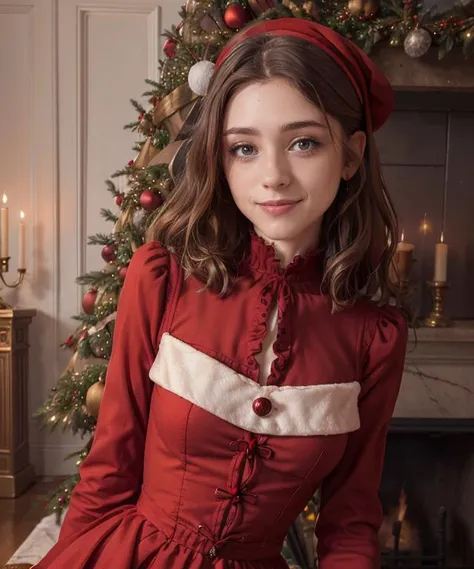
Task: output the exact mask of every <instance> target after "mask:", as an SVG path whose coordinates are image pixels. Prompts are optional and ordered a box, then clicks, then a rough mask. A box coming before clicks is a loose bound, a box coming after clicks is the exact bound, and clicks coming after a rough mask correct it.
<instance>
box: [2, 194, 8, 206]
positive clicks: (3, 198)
mask: <svg viewBox="0 0 474 569" xmlns="http://www.w3.org/2000/svg"><path fill="white" fill-rule="evenodd" d="M7 201H8V198H7V194H6V193H5V192H3V197H2V202H3V203H4V204H6V203H7Z"/></svg>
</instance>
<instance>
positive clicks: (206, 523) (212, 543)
mask: <svg viewBox="0 0 474 569" xmlns="http://www.w3.org/2000/svg"><path fill="white" fill-rule="evenodd" d="M392 106H393V99H392V91H391V89H390V85H389V84H388V82H387V80H386V79H385V78H384V77H383V76H382V75H381V74H380V73H379V72H378V71H377V69H376V68H375V67H374V66H373V64H372V63H371V61H370V60H369V59H368V58H367V57H366V56H365V55H364V54H363V53H362V52H361V51H360V50H359V49H358V48H357V47H356V46H355V45H353V44H352V43H350V42H349V41H347V40H346V39H343V38H342V37H340V36H339V35H337V34H336V33H335V32H334V31H332V30H330V29H327V28H324V27H323V26H321V25H319V24H317V23H311V22H309V21H305V20H302V19H280V20H273V21H269V22H266V23H260V24H258V25H257V26H253V27H251V28H249V29H248V30H246V31H244V32H243V33H241V34H240V35H239V36H238V37H237V39H236V41H233V42H232V45H231V46H229V47H228V48H225V49H224V51H223V52H222V54H221V55H220V57H219V60H218V61H217V65H216V72H215V76H214V78H213V81H212V84H211V86H210V90H209V92H208V94H207V95H206V97H205V99H204V101H203V107H202V111H201V114H200V117H199V119H198V122H197V124H196V126H195V128H194V130H193V133H192V139H191V141H190V144H189V150H188V155H187V162H186V169H185V171H184V172H183V174H182V176H181V177H180V178H179V183H178V186H177V188H176V189H175V191H174V193H173V195H172V197H170V198H169V200H168V202H167V204H166V206H165V208H164V209H163V211H162V212H161V214H160V215H159V217H158V218H157V219H156V221H155V222H154V225H153V226H152V227H151V228H150V235H151V240H150V242H149V243H147V244H146V245H144V246H143V247H141V248H140V249H139V250H138V251H137V252H136V254H135V255H134V258H133V260H132V263H131V265H130V268H129V271H128V275H127V279H126V281H125V285H124V288H123V291H122V295H121V299H120V306H119V312H118V318H117V324H116V332H115V339H114V348H113V355H112V359H111V362H110V366H109V374H108V377H107V381H106V389H105V393H104V398H103V401H102V404H101V412H100V418H99V422H98V426H97V431H96V434H95V437H94V444H93V446H92V450H91V452H90V455H89V456H88V458H87V459H86V461H85V462H84V464H83V466H82V469H81V481H80V482H79V484H78V485H77V487H76V488H75V491H74V494H73V498H72V501H71V505H70V508H69V511H68V513H67V516H66V518H65V521H64V523H63V527H62V530H61V535H60V539H59V543H58V544H57V545H56V546H55V547H54V548H53V549H52V551H51V552H50V553H49V554H48V555H47V556H46V557H45V559H43V561H41V562H40V563H39V565H37V568H38V569H47V568H51V569H92V568H95V569H112V568H113V569H130V568H132V569H133V568H137V569H138V568H153V569H185V568H186V569H204V568H211V567H217V568H219V569H224V568H233V569H278V568H284V567H286V563H285V561H284V560H283V558H282V557H281V555H280V551H281V548H282V542H283V540H284V538H285V535H286V533H287V530H288V528H289V526H290V524H291V523H292V522H293V521H294V519H295V518H296V516H297V515H298V513H299V512H300V511H301V510H302V509H303V508H304V506H305V505H306V503H307V501H308V499H309V498H310V497H311V496H312V495H313V493H314V492H315V491H316V490H317V489H318V488H319V489H320V492H321V510H320V515H319V518H318V522H317V526H316V533H317V538H318V556H319V566H320V568H321V569H374V568H376V567H378V566H379V565H380V560H379V551H378V540H377V532H378V529H379V526H380V524H381V521H382V512H381V506H380V503H379V500H378V487H379V480H380V476H381V471H382V465H383V458H384V446H385V440H386V434H387V429H388V425H389V422H390V418H391V415H392V412H393V409H394V405H395V401H396V398H397V394H398V390H399V386H400V381H401V376H402V371H403V365H404V357H405V347H406V335H407V330H406V324H405V321H404V318H403V317H402V315H401V312H400V311H399V310H398V309H397V308H395V307H394V306H393V304H394V303H393V302H389V301H390V299H393V294H392V287H391V284H390V282H389V278H388V268H389V264H390V260H391V255H392V250H393V244H394V243H395V242H396V241H397V239H396V237H397V229H396V218H395V215H394V212H393V208H392V206H391V202H390V198H389V196H388V193H387V190H386V188H385V185H384V183H383V181H382V176H381V172H380V165H379V161H378V156H377V151H376V147H375V142H374V136H373V133H374V131H375V130H376V129H377V128H379V127H380V126H381V125H382V124H383V123H384V121H385V120H386V119H387V117H388V115H389V114H390V112H391V110H392ZM375 293H377V294H376V296H377V298H378V299H379V300H378V302H375V301H374V300H373V298H374V294H375Z"/></svg>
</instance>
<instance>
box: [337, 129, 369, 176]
mask: <svg viewBox="0 0 474 569" xmlns="http://www.w3.org/2000/svg"><path fill="white" fill-rule="evenodd" d="M366 144H367V135H366V134H365V132H364V131H362V130H358V131H357V132H354V134H352V135H351V136H350V137H349V140H348V141H347V146H348V147H349V152H348V155H349V160H348V161H347V163H346V165H345V166H344V169H343V171H342V177H343V178H344V179H345V180H350V179H351V178H352V176H354V174H355V173H356V172H357V170H358V169H359V167H360V165H361V163H362V160H363V158H364V152H365V146H366Z"/></svg>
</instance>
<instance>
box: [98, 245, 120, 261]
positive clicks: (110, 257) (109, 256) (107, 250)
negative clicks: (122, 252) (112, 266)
mask: <svg viewBox="0 0 474 569" xmlns="http://www.w3.org/2000/svg"><path fill="white" fill-rule="evenodd" d="M116 253H117V252H116V250H115V245H113V244H111V245H106V246H105V247H104V248H103V249H102V259H104V261H105V262H106V263H111V262H112V261H115V255H116Z"/></svg>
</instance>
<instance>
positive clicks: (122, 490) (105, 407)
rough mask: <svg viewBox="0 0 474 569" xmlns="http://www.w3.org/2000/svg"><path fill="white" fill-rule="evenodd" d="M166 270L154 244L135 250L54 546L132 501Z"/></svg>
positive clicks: (140, 460)
mask: <svg viewBox="0 0 474 569" xmlns="http://www.w3.org/2000/svg"><path fill="white" fill-rule="evenodd" d="M168 270H169V256H168V252H167V250H166V249H164V248H163V247H161V246H160V245H159V244H158V243H149V244H146V245H144V246H142V247H141V248H140V249H138V251H137V252H136V253H135V254H134V256H133V258H132V261H131V263H130V266H129V268H128V272H127V276H126V278H125V282H124V285H123V287H122V292H121V294H120V298H119V303H118V311H117V319H116V325H115V333H114V339H113V346H112V354H111V359H110V362H109V366H108V370H107V377H106V382H105V389H104V394H103V398H102V402H101V406H100V414H99V419H98V423H97V427H96V431H95V435H94V440H93V444H92V448H91V450H90V453H89V455H88V456H87V458H86V459H85V461H84V462H83V464H82V466H81V468H80V481H79V483H78V484H77V485H76V487H75V488H74V491H73V494H72V498H71V503H70V506H69V509H68V512H67V514H66V516H65V519H64V522H63V526H62V528H61V533H60V541H61V540H63V539H67V538H69V537H71V536H72V535H73V534H75V533H76V532H78V531H81V530H82V529H84V528H85V527H86V526H88V525H89V524H90V523H91V522H93V521H94V520H96V519H97V518H99V517H101V516H103V515H104V514H106V513H108V512H110V511H111V510H113V509H115V508H117V507H120V506H124V505H127V504H133V503H134V502H135V501H136V498H137V494H138V492H139V489H140V485H141V478H142V471H143V458H144V447H145V437H146V429H147V423H148V411H149V402H150V397H151V390H152V382H151V381H150V379H149V377H148V373H149V370H150V368H151V365H152V363H153V361H154V358H155V356H156V351H157V349H158V347H157V345H156V343H157V339H158V332H159V328H160V324H161V320H162V316H163V311H164V306H165V301H166V293H167V282H168Z"/></svg>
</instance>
